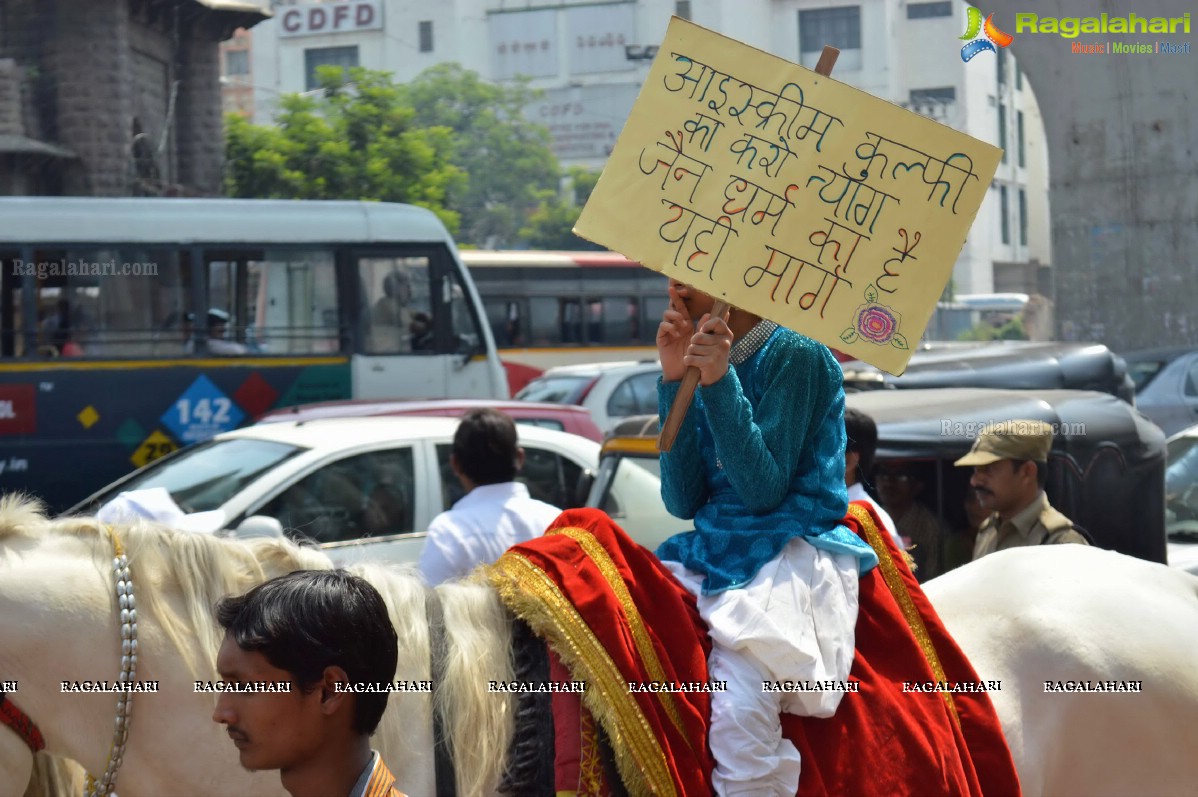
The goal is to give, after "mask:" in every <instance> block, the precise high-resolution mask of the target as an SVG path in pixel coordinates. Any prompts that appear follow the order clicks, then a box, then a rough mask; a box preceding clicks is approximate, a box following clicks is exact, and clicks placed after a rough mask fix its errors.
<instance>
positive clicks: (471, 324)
mask: <svg viewBox="0 0 1198 797" xmlns="http://www.w3.org/2000/svg"><path fill="white" fill-rule="evenodd" d="M442 280H443V281H442V283H441V286H442V291H444V294H443V298H442V301H444V302H446V303H448V304H449V319H450V324H451V327H450V333H451V335H452V337H451V339H450V348H449V352H450V353H452V354H473V353H475V352H477V351H479V350H481V349H482V345H483V337H482V330H481V329H480V328H479V326H478V321H477V320H476V319H475V317H474V314H473V313H471V312H470V302H469V301H468V300H467V299H466V289H465V287H464V286H463V285H462V282H461V277H460V275H458V273H457V272H456V271H455V272H453V273H452V274H447V275H445V276H444V277H442ZM425 334H426V335H427V336H429V340H430V341H431V334H432V328H431V326H430V327H428V328H427V330H426V333H425Z"/></svg>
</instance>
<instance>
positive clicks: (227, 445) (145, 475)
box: [91, 438, 305, 514]
mask: <svg viewBox="0 0 1198 797" xmlns="http://www.w3.org/2000/svg"><path fill="white" fill-rule="evenodd" d="M304 450H305V449H304V448H302V447H300V446H293V445H289V444H287V443H276V442H273V441H270V440H252V439H246V438H235V439H232V440H210V441H208V442H206V443H200V444H198V445H195V446H192V447H191V448H190V449H187V450H185V451H183V452H181V453H179V454H178V455H176V456H173V457H170V458H168V459H163V460H160V461H159V462H156V463H154V464H152V465H150V466H149V467H148V468H146V469H145V470H144V471H143V472H142V473H140V474H138V475H137V476H134V477H133V478H132V479H130V480H129V481H125V482H121V483H120V484H118V485H115V486H114V487H113V488H112V489H111V490H109V491H108V492H106V493H103V494H101V495H99V496H97V497H96V499H95V500H94V501H93V502H92V504H91V506H92V511H94V510H95V509H98V508H99V507H100V506H102V505H103V504H105V503H107V502H108V501H110V500H112V499H113V498H115V497H116V495H117V493H121V492H125V491H126V490H148V489H149V488H151V487H163V488H165V489H166V491H167V492H168V493H170V495H171V498H172V499H173V500H174V502H175V503H176V504H178V505H179V508H180V509H182V510H183V511H184V512H187V513H189V514H190V513H192V512H207V511H209V510H213V509H219V508H220V507H221V506H222V505H223V504H224V503H225V502H226V501H228V500H229V499H230V498H232V497H233V496H234V495H236V494H237V493H239V492H241V491H242V490H243V489H245V488H246V487H248V486H249V485H250V484H251V483H253V482H254V481H256V480H257V479H258V478H259V477H260V476H262V475H263V474H264V473H266V472H267V471H270V470H272V469H273V468H276V467H278V466H279V465H280V464H281V463H283V462H285V461H286V460H288V459H290V458H291V457H293V456H295V455H296V454H299V453H300V452H301V451H304Z"/></svg>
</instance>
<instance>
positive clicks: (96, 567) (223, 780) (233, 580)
mask: <svg viewBox="0 0 1198 797" xmlns="http://www.w3.org/2000/svg"><path fill="white" fill-rule="evenodd" d="M118 533H119V534H120V536H121V538H122V540H123V541H124V542H125V545H126V547H127V548H128V549H129V558H130V562H131V570H132V573H133V580H134V582H135V586H136V591H137V592H136V594H137V596H138V601H139V603H138V609H139V612H140V613H141V614H140V618H139V620H138V626H139V636H140V638H141V640H142V647H141V650H142V655H141V660H140V662H139V666H138V674H137V677H138V678H139V679H157V680H159V681H160V688H161V691H160V693H159V694H148V695H138V696H137V697H135V702H134V711H133V718H134V719H133V724H132V731H131V733H130V735H129V739H128V749H127V752H126V755H125V760H124V764H123V767H122V769H121V772H120V776H119V779H118V781H117V784H118V791H119V793H120V795H121V797H139V795H145V796H146V797H157V795H183V794H203V795H238V796H240V795H245V794H264V795H274V794H282V789H281V787H280V785H279V780H278V775H277V773H273V772H271V773H260V774H256V775H251V774H249V773H246V772H244V771H243V770H242V769H241V767H240V766H239V764H238V763H237V752H236V750H235V749H234V748H233V746H232V744H230V743H229V742H228V740H227V738H226V737H225V734H224V732H223V730H222V729H221V728H219V727H218V726H216V724H215V723H213V722H212V720H211V713H212V707H213V703H214V701H213V699H212V697H211V696H207V695H197V694H194V693H193V689H192V681H193V680H196V679H200V680H204V679H208V678H215V675H214V674H213V664H212V657H213V652H214V651H215V649H216V647H217V642H218V635H219V632H218V630H217V629H216V625H215V623H214V621H213V618H212V614H211V607H212V605H213V604H214V603H215V601H216V600H217V599H218V598H219V597H221V596H222V595H224V594H227V593H239V592H243V591H244V590H245V589H247V588H248V587H249V586H250V585H251V584H253V583H257V582H258V581H261V580H263V579H264V578H268V577H270V576H272V575H274V574H277V573H283V572H287V571H289V570H291V569H294V568H297V567H316V568H323V567H328V566H329V562H328V560H327V559H325V558H324V557H322V556H320V555H318V554H314V553H313V552H311V551H308V550H303V549H300V548H297V547H296V546H294V545H291V544H290V543H286V542H280V541H270V542H265V541H263V542H258V543H255V544H253V545H249V544H246V543H240V542H235V541H227V540H219V539H214V538H212V537H209V536H201V535H189V534H183V533H176V532H171V531H169V530H165V529H161V528H157V527H153V526H148V525H143V526H133V527H122V528H121V529H119V530H118ZM111 559H112V552H111V550H110V542H109V540H108V538H107V536H106V535H105V534H104V533H103V532H102V531H100V530H99V529H98V527H97V525H96V523H95V522H94V521H90V520H63V521H47V520H46V519H44V518H43V517H42V516H41V515H40V514H38V513H37V512H36V510H35V509H34V508H33V507H31V506H30V505H28V504H21V503H18V502H14V501H12V500H7V501H5V500H0V680H5V679H7V680H14V679H15V680H18V681H19V690H18V691H17V692H16V693H15V694H12V695H10V697H13V698H15V700H16V702H17V703H18V704H19V705H20V707H21V708H22V709H23V710H24V711H25V712H26V713H27V714H28V715H29V716H30V717H31V718H32V719H33V720H34V721H35V722H37V723H38V725H39V726H40V727H41V729H42V731H43V732H44V734H45V737H46V743H47V749H48V750H49V751H51V752H53V753H56V754H58V755H61V756H66V757H69V758H73V759H75V760H77V761H79V762H80V763H81V764H82V765H83V766H84V767H86V768H87V769H88V771H90V772H91V773H92V774H97V775H98V774H99V773H100V772H102V771H103V769H104V766H105V758H106V756H107V752H108V751H107V746H108V744H109V742H108V740H109V738H110V737H111V727H112V721H113V717H114V711H115V698H113V697H112V696H99V695H95V696H93V695H82V696H80V695H70V694H60V693H59V689H58V683H59V681H62V680H80V679H83V678H92V679H99V678H106V677H107V678H109V679H111V678H113V677H115V672H116V671H117V669H118V663H117V660H118V655H119V645H118V643H117V639H118V621H117V619H116V617H115V612H114V609H113V604H114V598H113V597H112V596H113V586H112V574H111V565H110V563H111ZM363 575H365V576H366V577H367V578H368V579H370V580H371V581H372V583H374V584H375V585H376V587H378V588H379V589H380V592H382V594H383V596H384V598H385V599H386V600H387V602H388V608H389V609H390V610H391V613H392V619H393V621H394V622H395V624H396V630H397V632H398V633H399V636H400V662H399V667H398V669H397V675H396V677H397V679H404V680H412V679H425V678H428V669H429V665H428V634H427V631H426V627H425V607H424V594H425V591H424V587H423V586H422V585H421V583H420V581H419V579H418V578H417V577H416V576H415V575H413V574H411V573H403V572H398V573H397V572H394V571H390V570H385V569H382V568H367V569H366V570H365V571H364V572H363ZM926 589H927V593H928V595H929V597H930V598H931V599H932V600H933V602H934V604H935V606H936V608H937V611H938V612H939V613H940V615H941V617H942V618H943V619H944V621H945V623H946V625H947V626H948V628H949V630H950V631H951V632H952V633H953V635H954V636H955V637H956V639H957V642H958V643H959V644H960V646H961V647H962V649H963V650H964V651H965V652H966V653H967V654H968V655H969V656H970V657H971V659H972V661H973V664H974V667H975V669H976V670H977V672H978V674H979V677H980V678H982V679H985V680H1000V681H1001V682H1002V688H1001V691H998V692H993V693H991V697H992V699H993V702H994V704H995V706H996V709H997V711H998V715H999V718H1000V720H1001V721H1002V726H1003V730H1004V732H1005V734H1006V737H1007V739H1008V741H1009V743H1010V747H1011V752H1012V754H1013V757H1014V760H1015V764H1016V768H1017V770H1018V772H1019V776H1020V779H1021V782H1022V786H1023V791H1024V794H1026V795H1029V796H1034V795H1059V794H1069V795H1072V794H1077V795H1106V794H1109V795H1126V794H1152V795H1166V794H1193V793H1194V790H1195V784H1196V783H1198V764H1195V757H1194V746H1195V741H1196V740H1198V729H1196V726H1195V721H1196V720H1198V673H1196V672H1195V669H1196V668H1195V664H1196V663H1198V633H1195V632H1196V631H1198V579H1195V578H1194V577H1192V576H1189V575H1187V574H1185V573H1182V572H1180V571H1175V570H1171V569H1169V568H1166V567H1164V566H1161V565H1155V564H1150V563H1146V562H1142V561H1139V560H1136V559H1131V558H1128V557H1125V556H1121V555H1119V554H1114V553H1111V552H1107V551H1101V550H1097V549H1091V548H1085V547H1081V546H1043V547H1037V548H1029V549H1021V550H1016V551H1009V552H1004V553H1000V554H995V555H992V556H989V557H987V558H985V559H983V560H982V561H980V562H977V563H974V564H971V565H969V566H967V567H965V568H961V569H959V570H956V571H954V572H952V573H950V574H948V575H946V576H944V577H942V578H940V579H937V580H936V581H934V582H932V583H930V584H928V585H926ZM438 594H439V595H440V596H441V598H442V601H443V604H444V607H445V624H446V628H447V632H448V646H449V649H450V651H449V659H448V667H447V673H446V679H445V685H446V688H444V689H441V690H439V692H438V694H439V695H445V696H447V701H449V700H451V701H452V703H450V702H446V703H445V704H444V705H439V710H442V711H443V716H444V718H445V722H446V724H447V727H448V728H449V734H448V735H449V739H450V745H451V748H452V752H453V754H454V756H455V760H456V764H457V786H458V793H459V794H461V795H463V797H478V796H480V795H488V794H494V793H495V792H496V789H497V787H498V783H499V780H500V777H501V776H502V773H503V769H504V762H505V755H506V750H507V747H508V745H509V743H510V741H511V739H512V734H513V729H512V724H513V723H512V713H513V712H512V706H511V704H510V703H508V702H507V701H506V700H501V699H497V697H498V696H497V695H494V694H486V692H485V687H483V684H485V682H486V680H488V679H490V678H495V679H503V680H508V679H510V678H511V677H512V673H513V664H512V662H511V659H510V653H509V648H510V645H509V642H510V639H511V625H510V622H509V620H508V619H507V618H506V614H505V612H504V611H503V609H502V608H501V606H500V604H499V601H498V599H497V598H496V596H495V593H494V591H493V590H492V589H491V588H490V587H489V586H488V585H486V584H485V583H483V582H481V581H479V582H473V583H460V584H451V585H445V586H442V587H439V588H438ZM1110 679H1115V680H1119V681H1141V682H1142V685H1143V691H1142V692H1141V693H1138V694H1077V693H1073V694H1055V693H1045V685H1044V682H1045V681H1053V682H1055V681H1065V680H1072V681H1087V680H1089V681H1107V680H1110ZM396 698H399V699H396ZM425 698H427V695H420V694H403V693H397V694H395V695H392V701H391V702H390V703H389V705H388V710H387V715H386V716H385V717H384V720H383V724H382V725H381V726H380V728H379V731H378V735H377V737H376V739H375V740H374V745H375V746H376V747H377V748H379V749H380V750H381V752H382V753H383V756H384V757H385V759H386V760H387V761H388V763H389V764H391V765H392V769H393V771H394V772H395V773H396V775H397V777H398V779H399V785H400V786H401V787H402V788H403V789H404V790H405V791H407V792H408V793H409V794H412V795H414V796H415V797H424V796H425V795H431V794H433V793H435V790H434V786H433V784H434V777H433V764H432V760H431V753H430V749H431V744H432V742H431V730H430V727H431V719H430V718H431V716H432V715H431V711H432V707H431V706H430V705H429V701H428V700H427V699H425ZM31 760H32V756H31V755H30V753H29V751H28V748H26V747H24V745H23V744H22V743H21V742H20V741H19V740H18V739H17V737H16V734H14V733H11V732H8V731H7V729H3V728H0V795H19V794H21V791H22V789H23V788H24V787H25V783H26V779H27V778H28V776H29V771H30V761H31ZM862 765H868V764H866V763H865V762H862ZM77 793H78V792H76V794H77Z"/></svg>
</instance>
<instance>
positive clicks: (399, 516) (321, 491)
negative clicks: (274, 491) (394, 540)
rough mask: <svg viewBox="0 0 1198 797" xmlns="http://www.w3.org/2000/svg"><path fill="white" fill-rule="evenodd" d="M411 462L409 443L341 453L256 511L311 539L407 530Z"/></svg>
mask: <svg viewBox="0 0 1198 797" xmlns="http://www.w3.org/2000/svg"><path fill="white" fill-rule="evenodd" d="M412 462H413V457H412V449H411V447H410V446H405V447H402V448H392V449H387V450H386V451H371V452H369V453H366V454H358V455H356V456H352V457H346V458H344V459H340V460H337V461H336V462H333V463H330V464H328V465H325V466H324V467H322V468H321V469H320V470H318V471H316V472H315V473H311V474H309V475H308V476H305V477H304V478H303V479H302V480H300V481H299V482H297V483H295V484H293V485H292V486H291V487H288V488H287V489H286V490H284V491H283V492H282V493H281V494H279V495H278V496H277V497H276V498H274V499H273V500H272V501H270V503H268V504H267V505H266V506H265V507H263V508H262V509H261V510H260V511H259V512H257V513H256V514H260V515H267V516H269V517H273V518H277V519H278V521H279V522H280V523H282V524H283V528H284V529H286V530H287V533H288V534H289V535H292V536H294V537H297V538H303V537H306V538H310V539H312V540H315V541H316V542H342V541H346V540H356V539H360V538H362V537H375V536H380V535H385V534H406V533H410V532H412V531H414V529H413V526H414V525H415V521H414V516H415V507H414V505H413V501H414V496H415V494H416V485H415V475H414V468H413V465H412Z"/></svg>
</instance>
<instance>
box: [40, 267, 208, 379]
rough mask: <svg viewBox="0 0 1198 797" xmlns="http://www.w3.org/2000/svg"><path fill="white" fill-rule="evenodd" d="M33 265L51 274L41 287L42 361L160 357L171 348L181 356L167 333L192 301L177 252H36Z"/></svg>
mask: <svg viewBox="0 0 1198 797" xmlns="http://www.w3.org/2000/svg"><path fill="white" fill-rule="evenodd" d="M33 265H34V266H35V267H36V268H39V269H43V271H41V272H39V278H38V279H37V280H36V282H35V283H34V286H33V289H34V296H35V302H36V306H37V320H36V327H37V352H38V354H40V355H41V356H43V357H60V356H62V357H81V356H89V357H122V358H124V357H152V356H156V355H161V354H162V347H164V346H167V347H169V348H173V349H174V351H172V352H170V353H172V354H177V353H178V349H177V346H178V342H177V339H176V336H175V334H173V333H171V332H170V331H169V330H168V329H167V327H168V326H169V325H170V324H171V319H172V311H173V310H175V309H176V308H178V307H179V306H181V303H182V302H183V301H184V298H185V296H184V291H185V288H184V286H185V284H186V283H185V280H184V276H185V275H184V274H183V270H182V269H181V267H180V262H179V257H178V253H177V252H175V251H172V250H168V249H139V248H136V247H132V246H130V247H120V248H110V249H109V248H106V249H59V250H35V251H34V261H33ZM180 317H181V316H180V315H179V313H178V312H175V313H174V316H173V318H174V319H175V320H178V319H179V318H180Z"/></svg>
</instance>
